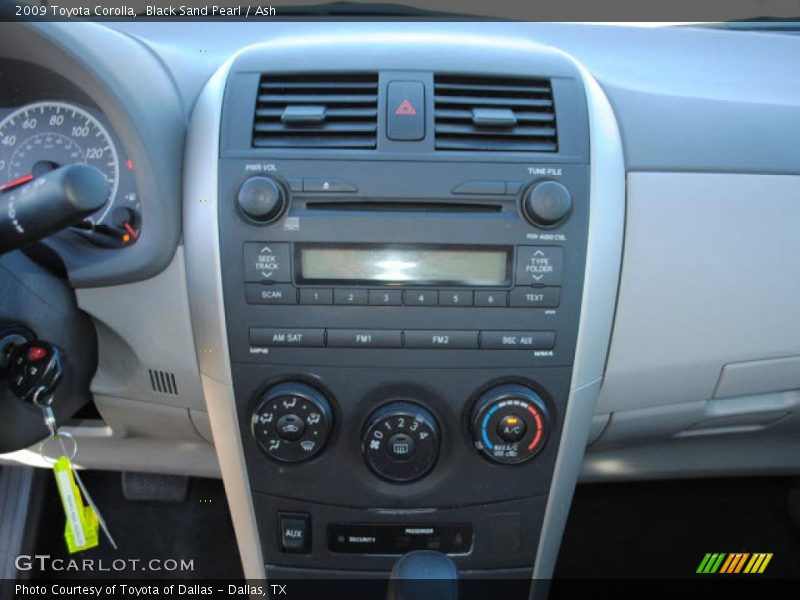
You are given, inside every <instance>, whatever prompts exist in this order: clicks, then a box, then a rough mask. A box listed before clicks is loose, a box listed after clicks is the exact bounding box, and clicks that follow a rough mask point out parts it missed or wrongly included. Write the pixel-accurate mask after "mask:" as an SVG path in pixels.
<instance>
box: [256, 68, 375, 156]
mask: <svg viewBox="0 0 800 600" xmlns="http://www.w3.org/2000/svg"><path fill="white" fill-rule="evenodd" d="M377 131H378V76H377V74H374V73H373V74H313V75H308V74H304V75H262V76H261V81H260V82H259V90H258V100H257V102H256V112H255V119H254V121H253V146H254V147H256V148H330V149H341V148H359V149H370V148H375V144H376V138H377Z"/></svg>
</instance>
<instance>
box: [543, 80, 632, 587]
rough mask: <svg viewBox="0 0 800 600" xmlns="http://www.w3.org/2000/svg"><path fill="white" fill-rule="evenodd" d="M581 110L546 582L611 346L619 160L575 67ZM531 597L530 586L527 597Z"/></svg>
mask: <svg viewBox="0 0 800 600" xmlns="http://www.w3.org/2000/svg"><path fill="white" fill-rule="evenodd" d="M578 68H579V69H580V71H581V75H582V76H583V81H584V85H585V88H586V97H587V102H588V105H589V140H590V142H589V143H590V156H591V167H590V188H589V189H590V198H591V202H590V212H589V240H588V246H587V251H586V275H585V279H584V283H583V299H582V301H581V319H580V324H579V326H578V344H577V349H576V351H575V364H574V367H573V371H572V385H571V391H570V396H569V403H568V404H567V414H566V415H565V416H564V429H563V431H562V434H561V445H560V446H559V450H558V456H557V458H556V466H555V469H554V472H553V482H552V484H551V486H550V495H549V497H548V499H547V507H546V509H545V515H544V523H543V526H542V534H541V536H540V538H539V548H538V551H537V553H536V564H535V565H534V567H533V578H534V579H550V578H551V577H552V575H553V571H554V569H555V564H556V559H557V557H558V550H559V547H560V545H561V536H562V535H563V533H564V526H565V525H566V522H567V516H568V515H569V509H570V505H571V504H572V495H573V493H574V491H575V484H576V483H577V481H578V475H579V473H580V470H581V463H582V461H583V454H584V450H585V448H586V442H587V440H588V438H589V433H590V431H591V427H592V419H593V417H594V409H595V404H596V403H597V397H598V395H599V391H600V385H601V383H602V379H603V372H604V370H605V364H606V357H607V356H608V348H609V344H610V341H611V330H612V327H613V324H614V312H615V309H616V302H617V291H618V288H619V275H620V268H621V262H622V242H623V237H624V228H625V161H624V158H623V153H622V140H621V138H620V134H619V129H618V127H617V121H616V119H615V117H614V112H613V110H612V109H611V105H610V104H609V102H608V99H607V98H606V96H605V94H604V93H603V90H602V89H601V88H600V85H599V84H598V83H597V81H595V79H594V78H593V77H592V75H591V74H590V73H589V72H588V71H586V69H584V68H583V67H582V66H580V65H578ZM534 595H537V596H538V592H537V588H536V586H532V588H531V596H534Z"/></svg>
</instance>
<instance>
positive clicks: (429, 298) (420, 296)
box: [403, 290, 439, 306]
mask: <svg viewBox="0 0 800 600" xmlns="http://www.w3.org/2000/svg"><path fill="white" fill-rule="evenodd" d="M403 304H405V305H406V306H436V305H437V304H439V293H438V292H437V291H436V290H405V291H404V292H403Z"/></svg>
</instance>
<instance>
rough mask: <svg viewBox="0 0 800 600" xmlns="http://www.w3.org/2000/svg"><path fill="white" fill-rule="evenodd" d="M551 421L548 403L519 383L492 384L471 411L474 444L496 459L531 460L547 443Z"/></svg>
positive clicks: (510, 461) (502, 461)
mask: <svg viewBox="0 0 800 600" xmlns="http://www.w3.org/2000/svg"><path fill="white" fill-rule="evenodd" d="M549 422H550V414H549V410H548V408H547V405H546V404H545V402H544V400H543V399H542V397H541V396H540V395H539V394H537V393H536V392H534V391H533V390H532V389H530V388H528V387H526V386H523V385H518V384H508V385H501V386H498V387H495V388H492V389H490V390H489V391H487V392H486V393H484V394H483V395H482V396H481V397H480V399H479V400H478V402H477V403H476V405H475V409H474V411H473V413H472V435H473V439H474V443H475V447H476V448H477V449H478V450H479V451H480V452H481V453H482V454H483V455H484V456H486V457H487V458H488V459H489V460H492V461H494V462H497V463H502V464H519V463H523V462H526V461H529V460H530V459H532V458H533V457H534V456H536V455H537V454H538V453H539V452H540V451H541V450H542V448H543V447H544V444H545V442H546V441H547V435H548V432H549Z"/></svg>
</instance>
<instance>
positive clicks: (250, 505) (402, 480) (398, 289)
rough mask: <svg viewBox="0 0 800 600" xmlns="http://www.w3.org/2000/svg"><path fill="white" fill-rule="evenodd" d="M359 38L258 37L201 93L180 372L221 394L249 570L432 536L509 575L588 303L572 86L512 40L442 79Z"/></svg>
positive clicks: (305, 568)
mask: <svg viewBox="0 0 800 600" xmlns="http://www.w3.org/2000/svg"><path fill="white" fill-rule="evenodd" d="M343 44H344V43H343ZM359 47H360V46H359V43H358V42H357V41H352V40H351V41H349V42H348V43H347V44H344V46H343V47H339V48H338V50H339V52H340V56H344V57H346V60H342V59H340V60H337V62H336V64H337V67H336V68H335V69H331V68H330V66H329V64H328V62H327V60H326V48H325V47H324V45H323V47H319V48H312V49H311V50H309V49H306V51H305V52H303V53H302V54H301V53H298V52H296V51H295V49H292V48H291V47H290V48H271V47H270V46H269V45H265V46H263V47H262V46H257V47H254V48H250V49H247V50H245V51H243V52H242V53H241V54H240V55H239V56H237V57H236V58H235V59H232V60H231V61H230V62H229V64H228V65H226V67H225V68H224V69H223V70H222V71H221V73H218V75H217V76H215V79H216V81H212V82H211V83H210V84H209V89H207V93H206V95H213V97H214V98H215V99H216V101H217V102H218V104H217V105H216V109H217V111H218V113H217V118H218V125H219V127H218V132H217V131H215V132H214V133H213V135H212V136H211V137H210V138H209V140H210V141H211V142H212V143H213V144H216V147H215V148H214V149H213V150H214V151H215V156H214V163H213V164H214V167H213V171H214V172H213V175H214V178H213V179H212V178H210V177H209V175H208V173H204V174H202V175H198V176H199V177H201V178H202V179H203V180H204V181H206V183H207V184H208V183H210V182H211V181H213V182H214V186H215V188H214V189H213V190H208V189H204V190H203V193H202V195H204V196H209V197H211V198H215V199H216V200H215V201H211V202H205V203H204V202H203V200H202V199H200V198H199V197H195V198H192V199H191V202H192V203H193V205H192V206H191V207H190V214H189V215H188V216H187V247H189V251H188V253H187V254H188V258H187V260H188V270H189V273H188V274H189V281H190V284H192V282H193V281H194V282H195V283H194V284H193V286H194V289H190V293H192V294H194V293H197V294H198V296H197V297H195V298H193V319H195V321H196V322H197V321H201V320H204V319H207V321H205V320H204V321H203V324H202V325H200V326H198V327H196V335H197V336H198V338H197V343H198V358H199V360H200V363H201V369H203V371H204V373H205V374H206V375H208V376H209V378H215V379H216V380H217V381H222V382H224V383H225V384H226V385H227V386H228V389H229V390H230V392H229V393H228V392H227V390H222V391H224V392H225V393H222V394H221V395H220V394H219V391H220V390H217V392H214V391H213V390H212V389H211V388H212V387H213V386H212V383H211V382H208V386H207V387H206V394H207V398H206V400H207V403H208V404H209V411H210V414H211V422H212V428H213V431H214V438H215V444H217V448H218V453H220V457H221V461H223V462H225V464H227V465H228V467H226V466H225V464H223V465H222V466H223V477H224V478H225V483H226V488H227V489H228V495H229V498H231V496H232V495H235V496H236V497H237V498H238V500H237V501H238V502H240V504H239V506H240V507H244V508H245V510H246V512H247V515H246V516H247V517H248V518H249V517H252V518H253V519H254V523H255V526H256V531H257V537H256V543H257V545H258V550H259V552H260V555H259V560H261V561H263V562H262V565H266V572H267V574H268V575H269V574H270V573H274V574H277V575H280V574H285V573H288V572H292V573H295V574H298V573H300V574H302V573H303V572H311V571H324V572H328V573H334V572H338V571H342V572H348V573H351V574H352V573H355V572H365V571H373V572H375V571H377V572H380V571H383V572H388V571H389V570H390V569H391V567H392V564H393V563H394V562H395V560H396V559H397V557H398V556H400V555H402V554H404V553H406V552H409V551H411V550H418V549H429V550H437V551H440V552H444V553H447V554H449V555H451V556H452V557H453V558H454V560H455V561H456V563H457V564H458V566H459V568H460V569H462V570H463V571H466V572H472V571H474V572H476V573H484V574H486V573H490V572H503V573H517V574H520V575H522V576H526V577H528V576H530V575H531V569H532V568H533V566H534V565H535V564H536V562H537V551H538V549H539V548H540V547H541V538H542V535H543V529H544V530H546V529H547V527H548V518H547V515H548V511H549V510H551V509H550V508H548V506H549V503H550V505H552V503H553V502H554V500H553V498H554V493H555V492H554V489H553V488H554V476H557V475H558V469H559V466H558V465H559V463H560V462H562V461H565V460H567V459H566V458H564V456H565V453H566V452H567V449H565V448H564V447H563V445H564V444H565V439H566V438H565V436H566V434H565V432H566V431H567V430H569V429H570V428H572V429H573V430H575V431H578V434H577V435H578V438H580V436H581V432H583V435H584V438H583V440H582V441H579V442H578V443H579V444H584V443H585V433H586V432H588V424H589V420H590V418H591V416H590V415H591V413H590V412H589V413H587V412H586V411H585V410H584V408H583V407H574V406H572V405H571V403H573V402H574V393H573V392H574V389H575V387H576V385H575V383H576V380H575V377H574V375H575V374H574V372H573V368H574V366H575V363H576V355H578V354H580V351H581V348H580V345H579V344H580V337H581V327H582V325H581V324H582V323H585V322H586V320H587V318H588V317H587V315H586V314H585V312H586V311H587V310H589V311H591V310H592V308H593V307H592V306H591V305H587V300H586V298H587V294H586V293H585V292H586V290H585V287H586V285H587V277H586V274H587V273H588V267H589V265H588V261H587V256H588V254H589V249H590V239H591V236H590V232H591V218H590V217H591V215H592V211H593V210H594V203H595V202H596V199H595V198H594V197H593V194H592V189H593V179H592V167H593V165H592V162H591V161H590V154H589V148H590V106H589V103H587V96H589V97H590V96H591V95H590V94H588V92H587V90H586V89H585V85H586V78H585V75H584V74H583V73H582V72H581V70H580V69H579V67H577V66H576V65H575V64H574V63H573V62H572V61H571V60H570V59H569V58H567V57H565V56H563V55H561V54H558V53H555V52H552V51H547V50H545V49H541V48H538V47H533V46H531V47H530V48H525V49H520V48H515V47H498V48H495V49H493V52H491V53H487V54H485V55H481V59H480V61H479V64H477V65H475V66H473V67H470V68H466V67H459V68H458V69H454V65H455V64H466V65H468V64H469V62H463V63H459V62H458V61H454V60H453V59H452V57H451V58H450V59H446V57H445V56H443V55H442V54H441V53H436V52H429V51H430V50H431V48H427V49H426V44H418V45H415V44H409V45H408V47H407V51H406V52H404V53H403V55H402V57H399V58H396V59H389V58H387V57H386V56H384V55H383V53H382V52H381V51H380V44H378V45H377V47H378V50H377V51H375V52H374V53H372V54H366V55H365V54H364V53H360V52H358V51H357V49H358V48H359ZM362 49H363V48H362ZM328 50H330V49H328ZM451 50H453V51H454V52H456V53H457V54H459V55H461V56H464V57H466V56H472V55H473V53H475V52H476V50H475V48H474V47H472V46H470V45H469V44H457V45H456V46H455V47H454V48H451ZM276 56H280V57H281V58H282V59H283V60H279V61H276V60H275V58H276ZM521 57H524V58H525V59H526V60H525V61H524V62H520V61H519V60H518V59H519V58H521ZM510 59H515V60H510ZM514 65H517V66H514ZM522 65H524V66H522ZM211 88H213V90H211ZM204 110H207V111H208V113H206V114H212V113H211V111H212V110H213V108H212V106H211V105H209V106H208V108H204V107H203V106H202V100H201V106H199V107H198V108H197V109H196V111H195V120H194V121H193V128H195V127H196V126H199V125H198V124H199V116H198V114H200V115H202V114H204V113H203V111H204ZM196 135H197V136H199V135H200V134H196ZM204 135H205V134H204ZM192 141H193V140H192V139H191V138H190V152H191V151H192V150H191V149H192V148H194V151H195V152H196V153H198V155H200V154H201V153H202V155H204V156H208V155H209V150H208V148H205V147H201V144H200V142H199V141H198V139H197V138H195V139H194V143H192ZM191 159H192V155H191V153H190V160H191ZM209 168H210V167H209V166H206V169H209ZM199 190H200V188H199V187H197V183H193V184H192V186H191V187H190V188H189V191H188V192H187V193H188V194H192V193H193V191H199ZM209 192H211V193H210V194H209ZM187 202H189V198H188V196H187ZM203 204H206V205H203ZM201 205H203V206H201ZM211 212H213V213H214V214H210V213H211ZM210 228H213V229H214V230H210ZM614 234H615V231H613V230H612V231H611V232H610V235H611V236H612V237H611V239H610V242H609V243H610V244H611V247H612V250H613V248H614V247H615V246H614V245H615V243H616V240H615V239H614ZM203 236H206V237H207V239H206V240H205V241H204V240H203V239H202V237H203ZM203 243H205V244H206V245H207V247H205V248H203V249H202V250H201V249H200V245H201V244H203ZM195 247H196V248H198V249H197V251H196V252H192V251H191V249H192V248H195ZM203 257H206V261H205V264H203V263H204V259H203ZM617 260H618V256H617ZM612 266H613V265H612ZM616 266H617V268H618V263H617V265H616ZM612 272H613V269H612ZM615 283H616V282H615V281H612V282H611V285H612V286H615ZM190 288H192V285H190ZM201 294H208V297H206V298H201ZM601 302H602V303H601ZM609 307H613V299H612V300H611V304H610V305H609V304H608V301H607V299H605V297H604V299H602V300H598V309H600V310H602V311H603V318H608V319H609V322H610V316H611V315H610V314H606V313H608V312H609V311H608V309H609ZM217 325H218V326H217ZM223 327H224V328H223ZM198 329H199V333H197V332H198ZM204 336H206V337H204ZM605 342H606V344H607V339H606V340H605ZM601 347H602V343H601ZM602 351H603V352H604V351H605V349H604V348H603V349H602ZM214 353H222V354H223V356H219V355H218V354H216V355H215V354H214ZM205 355H207V356H205ZM209 395H214V396H216V398H217V399H216V400H213V399H211V398H209ZM215 401H216V402H219V403H221V404H222V403H224V404H225V405H226V408H225V410H222V407H221V406H217V407H216V408H212V403H213V402H215ZM584 402H587V401H584ZM591 403H593V398H591V401H589V404H590V408H591ZM228 410H229V412H226V411H228ZM215 411H216V412H217V417H215ZM576 415H577V416H576ZM576 419H579V420H580V426H579V427H578V428H577V429H576V428H575V422H576V421H575V420H576ZM234 427H235V429H234ZM573 434H574V432H573ZM230 436H235V438H236V439H235V440H229V439H227V438H229V437H230ZM223 438H225V439H223ZM225 448H227V450H226V449H225ZM579 450H580V452H581V453H582V446H581V447H580V448H579ZM237 461H238V462H237ZM571 462H572V463H573V464H572V466H571V467H564V469H565V470H564V473H567V470H568V469H573V470H574V468H575V465H574V462H575V461H574V460H572V459H571ZM234 463H236V466H235V467H234V466H233V464H234ZM234 468H237V469H239V471H238V472H237V473H233V472H232V471H231V469H234ZM226 470H227V472H228V475H227V476H226ZM559 485H560V484H559ZM572 485H573V486H574V481H573V482H572ZM234 487H235V488H236V489H234ZM568 493H570V494H571V487H570V489H569V491H568ZM243 494H244V495H245V496H246V497H244V498H242V497H241V496H242V495H243ZM558 494H559V495H560V494H562V492H561V491H559V492H558ZM234 504H235V501H232V508H233V510H234V521H235V523H236V521H237V516H236V512H235V511H236V509H235V508H234ZM557 519H558V518H557ZM239 521H240V522H241V518H239ZM562 524H563V521H562ZM242 529H243V525H241V524H240V525H238V526H237V535H238V536H239V538H240V547H241V546H242V544H243V539H244V538H246V537H248V536H249V535H250V533H246V532H243V531H242ZM558 535H560V533H559V534H558ZM298 569H299V571H298Z"/></svg>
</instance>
